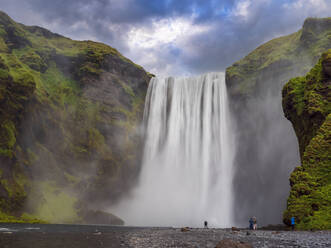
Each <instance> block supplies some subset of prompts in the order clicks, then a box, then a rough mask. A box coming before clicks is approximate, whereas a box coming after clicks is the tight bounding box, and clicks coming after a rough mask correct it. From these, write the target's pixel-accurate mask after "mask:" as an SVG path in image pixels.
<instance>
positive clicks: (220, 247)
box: [215, 239, 253, 248]
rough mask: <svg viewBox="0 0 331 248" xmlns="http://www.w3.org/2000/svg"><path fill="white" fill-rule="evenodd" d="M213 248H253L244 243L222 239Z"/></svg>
mask: <svg viewBox="0 0 331 248" xmlns="http://www.w3.org/2000/svg"><path fill="white" fill-rule="evenodd" d="M215 248H253V246H252V245H251V244H249V243H246V242H240V241H235V240H232V239H224V240H222V241H220V242H219V243H218V244H217V245H216V246H215Z"/></svg>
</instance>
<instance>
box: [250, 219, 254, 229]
mask: <svg viewBox="0 0 331 248" xmlns="http://www.w3.org/2000/svg"><path fill="white" fill-rule="evenodd" d="M253 224H254V221H253V218H252V217H250V218H249V230H253Z"/></svg>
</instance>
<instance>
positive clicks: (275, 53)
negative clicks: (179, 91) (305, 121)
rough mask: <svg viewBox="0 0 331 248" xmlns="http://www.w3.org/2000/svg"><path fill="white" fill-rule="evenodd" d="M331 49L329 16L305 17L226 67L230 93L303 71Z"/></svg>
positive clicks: (251, 90) (249, 91) (240, 92)
mask: <svg viewBox="0 0 331 248" xmlns="http://www.w3.org/2000/svg"><path fill="white" fill-rule="evenodd" d="M330 48H331V18H308V19H306V20H305V22H304V25H303V28H302V29H301V30H299V31H298V32H296V33H293V34H290V35H287V36H283V37H280V38H276V39H273V40H271V41H269V42H267V43H265V44H263V45H261V46H259V47H258V48H257V49H255V50H254V51H253V52H251V53H250V54H248V55H247V56H246V57H244V58H243V59H241V60H239V61H237V62H235V63H234V64H233V65H232V66H230V67H229V68H227V70H226V81H227V85H228V87H229V90H230V93H231V94H232V95H239V96H249V95H254V94H255V93H256V92H258V88H259V87H261V85H263V84H264V83H265V82H266V81H270V77H275V78H277V80H276V81H278V82H283V81H284V80H285V82H286V81H287V80H288V77H287V76H288V75H289V74H291V75H292V77H293V76H295V75H297V76H299V75H303V74H305V73H306V72H307V71H308V70H309V69H310V68H311V67H312V66H313V65H314V64H315V63H316V61H317V60H318V58H319V57H320V56H321V54H322V53H323V52H324V51H326V50H327V49H330Z"/></svg>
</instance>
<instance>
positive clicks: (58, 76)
mask: <svg viewBox="0 0 331 248" xmlns="http://www.w3.org/2000/svg"><path fill="white" fill-rule="evenodd" d="M106 58H116V59H117V60H119V61H122V62H121V63H124V64H128V65H129V66H132V67H134V68H136V70H139V71H143V69H142V68H141V67H140V66H138V65H136V64H134V63H133V62H131V61H130V60H128V59H127V58H125V57H123V56H122V55H121V54H120V53H119V52H118V51H117V50H116V49H114V48H112V47H109V46H107V45H104V44H101V43H96V42H92V41H73V40H71V39H68V38H65V37H62V36H60V35H57V34H53V33H51V32H49V31H48V30H45V29H43V28H39V27H27V26H24V25H22V24H18V23H16V22H14V21H13V20H11V19H10V18H9V17H8V16H7V15H6V14H5V13H3V12H0V172H1V173H0V196H1V198H0V221H22V220H23V221H33V218H32V219H31V218H30V219H29V218H27V216H28V215H27V214H25V213H23V210H24V209H25V208H26V205H27V204H28V205H29V207H30V208H31V211H30V212H31V213H33V214H34V215H35V216H37V217H38V218H43V219H45V220H47V221H50V222H52V221H53V222H54V221H55V222H57V221H58V219H60V221H62V222H63V221H65V219H67V221H68V218H65V216H66V215H68V212H70V211H71V212H74V211H76V207H75V204H76V203H77V200H75V199H76V198H75V197H76V196H75V194H74V193H73V192H74V190H72V189H75V187H76V188H77V187H78V188H79V187H80V186H79V185H80V184H81V183H83V181H82V180H86V178H83V177H81V176H80V175H79V174H78V173H77V171H80V170H81V171H84V170H85V171H86V172H90V171H96V170H97V171H100V170H102V169H103V167H104V166H105V164H106V165H108V164H111V166H108V167H112V166H115V167H118V163H119V162H121V161H118V159H116V158H114V157H113V156H112V154H113V152H112V147H110V145H109V144H107V143H106V138H105V137H104V134H103V133H102V131H101V130H100V129H99V128H98V127H99V126H100V125H109V126H117V128H120V129H124V132H126V134H125V135H126V137H127V140H128V141H127V145H128V146H129V145H131V146H134V145H133V144H132V142H133V141H131V140H130V138H129V132H130V131H131V129H132V128H133V126H134V125H136V123H137V122H138V121H139V120H138V119H139V113H141V111H142V108H143V102H144V101H143V94H140V93H139V94H137V92H133V90H132V89H131V86H130V85H129V84H127V83H126V82H121V86H120V87H122V89H123V91H125V92H129V93H128V94H127V97H128V98H129V99H130V102H131V105H130V106H129V107H125V106H122V105H119V106H112V107H111V110H110V111H113V112H118V113H120V114H122V115H124V116H125V118H124V119H123V120H121V121H116V120H114V121H111V120H109V119H105V118H104V116H103V115H102V113H103V112H104V109H105V108H106V107H107V108H109V106H102V104H100V103H98V102H94V101H91V100H90V99H88V98H86V97H84V96H83V89H82V87H83V86H82V83H81V82H82V81H84V80H86V79H87V80H97V79H98V78H99V77H100V75H102V73H104V72H106V70H107V69H106V65H105V63H106V62H105V61H106ZM143 73H145V72H144V71H143ZM146 75H147V74H146ZM27 118H28V120H26V119H27ZM36 124H37V128H35V127H36ZM34 129H37V130H34ZM47 130H52V132H53V136H50V135H49V134H47ZM27 133H28V134H27ZM54 147H56V149H54ZM57 148H58V150H57ZM128 154H130V152H129V151H128ZM94 158H98V160H100V161H101V160H102V161H103V167H101V168H100V167H98V166H99V165H95V168H88V167H89V165H88V162H92V161H93V159H94ZM70 159H72V161H75V162H72V163H73V164H75V165H70V163H68V160H70ZM131 159H134V158H131ZM107 161H108V162H107ZM77 164H78V165H80V166H81V167H77ZM75 166H76V167H75ZM36 171H38V172H39V171H42V172H40V178H38V176H35V172H36ZM108 171H110V172H109V173H110V174H109V173H108V174H107V175H105V176H106V177H111V176H114V173H113V171H115V172H116V171H117V173H118V169H116V168H115V169H108ZM98 173H103V172H98ZM31 174H33V175H31ZM45 185H47V187H44V186H45ZM32 189H38V190H37V191H36V190H32ZM63 189H69V190H65V191H63ZM61 190H62V191H63V192H62V193H61V194H62V195H59V194H58V193H56V192H58V191H61ZM30 192H33V194H34V195H33V196H32V198H33V199H34V200H35V202H34V203H33V204H30V203H31V201H30V203H29V202H27V201H26V199H27V195H29V194H30ZM54 192H55V193H54ZM59 199H60V200H61V199H62V200H61V201H60V200H59ZM68 199H73V200H68ZM54 201H56V202H58V201H60V202H59V204H61V203H64V204H65V206H67V207H65V208H60V209H57V210H56V209H55V208H56V206H55V205H54V204H53V203H54ZM52 209H54V211H55V210H56V212H57V213H56V215H57V216H56V217H54V218H52V216H55V215H54V214H53V212H52V211H53V210H52ZM62 210H63V213H62V212H61V211H62ZM22 214H23V215H22ZM21 215H22V218H20V216H21ZM61 216H64V219H61ZM74 216H76V215H75V214H73V215H72V217H74ZM76 217H77V216H76ZM69 219H70V218H69ZM77 219H78V218H76V221H77Z"/></svg>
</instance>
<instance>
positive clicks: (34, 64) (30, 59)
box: [20, 51, 47, 71]
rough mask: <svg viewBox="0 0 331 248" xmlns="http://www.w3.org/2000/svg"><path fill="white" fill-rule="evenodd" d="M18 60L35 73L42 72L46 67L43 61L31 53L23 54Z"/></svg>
mask: <svg viewBox="0 0 331 248" xmlns="http://www.w3.org/2000/svg"><path fill="white" fill-rule="evenodd" d="M20 60H21V61H22V62H23V63H24V64H27V65H28V66H29V67H30V68H31V69H33V70H36V71H44V70H46V68H47V65H46V63H45V62H44V61H43V59H42V58H41V57H40V56H39V55H38V54H36V53H35V52H33V51H30V52H28V53H25V54H23V55H22V56H21V58H20Z"/></svg>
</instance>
